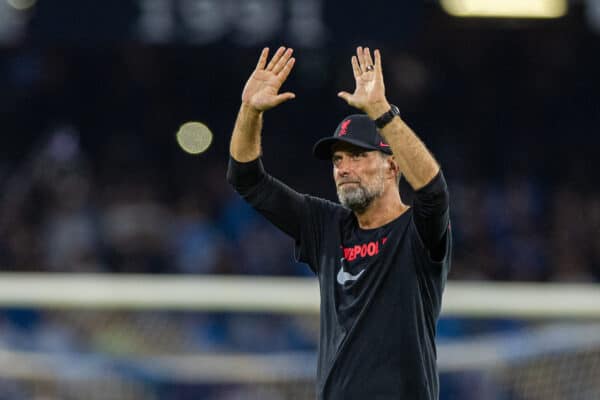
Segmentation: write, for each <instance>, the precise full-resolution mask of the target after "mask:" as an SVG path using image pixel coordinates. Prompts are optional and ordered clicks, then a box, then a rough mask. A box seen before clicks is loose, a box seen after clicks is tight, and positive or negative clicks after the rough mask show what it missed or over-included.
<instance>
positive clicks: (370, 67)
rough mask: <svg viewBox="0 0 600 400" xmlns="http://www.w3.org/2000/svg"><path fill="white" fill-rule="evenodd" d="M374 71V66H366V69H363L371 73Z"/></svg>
mask: <svg viewBox="0 0 600 400" xmlns="http://www.w3.org/2000/svg"><path fill="white" fill-rule="evenodd" d="M374 69H375V67H374V66H372V65H367V67H366V68H365V71H373V70H374Z"/></svg>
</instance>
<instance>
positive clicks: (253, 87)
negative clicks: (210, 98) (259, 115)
mask: <svg viewBox="0 0 600 400" xmlns="http://www.w3.org/2000/svg"><path fill="white" fill-rule="evenodd" d="M292 52H293V50H292V49H290V48H288V49H286V48H285V47H280V48H279V49H277V52H276V53H275V55H274V56H273V58H271V61H269V64H268V65H267V58H268V56H269V48H268V47H265V48H264V49H263V51H262V52H261V54H260V58H259V59H258V64H257V65H256V68H255V69H254V72H252V75H250V78H249V79H248V82H246V86H244V91H243V92H242V103H243V104H244V105H246V106H249V107H250V108H252V109H254V110H255V111H258V112H263V111H266V110H269V109H271V108H273V107H276V106H278V105H279V104H281V103H283V102H284V101H287V100H290V99H293V98H295V97H296V95H295V94H294V93H291V92H285V93H281V94H278V93H279V89H281V86H282V85H283V83H284V82H285V80H286V79H287V77H288V76H289V74H290V72H291V71H292V68H293V66H294V62H295V61H296V59H295V58H294V57H292Z"/></svg>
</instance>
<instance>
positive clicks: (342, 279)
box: [337, 258, 365, 285]
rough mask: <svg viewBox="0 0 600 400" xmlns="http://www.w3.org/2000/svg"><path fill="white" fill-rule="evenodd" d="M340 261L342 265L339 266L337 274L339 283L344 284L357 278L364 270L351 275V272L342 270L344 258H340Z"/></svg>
mask: <svg viewBox="0 0 600 400" xmlns="http://www.w3.org/2000/svg"><path fill="white" fill-rule="evenodd" d="M340 261H341V265H342V266H341V267H340V272H338V274H337V281H338V283H339V284H340V285H344V284H345V283H346V282H351V281H355V280H357V279H358V278H360V276H361V275H362V274H363V272H365V270H364V269H363V270H361V271H360V272H359V273H358V274H356V275H352V274H351V273H349V272H346V271H344V259H343V258H342V259H341V260H340Z"/></svg>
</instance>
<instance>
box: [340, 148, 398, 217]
mask: <svg viewBox="0 0 600 400" xmlns="http://www.w3.org/2000/svg"><path fill="white" fill-rule="evenodd" d="M332 162H333V179H334V180H335V185H336V190H337V195H338V199H339V200H340V203H341V204H342V205H343V206H345V207H348V208H350V209H351V210H352V211H355V212H358V213H360V212H363V211H365V210H366V209H367V207H368V206H369V205H370V204H371V203H372V202H373V200H374V199H376V198H378V197H380V196H381V195H382V194H383V191H384V189H385V172H386V168H387V166H388V163H387V161H386V159H385V158H384V157H383V155H382V154H381V153H380V152H378V151H370V150H365V149H363V148H361V147H357V146H354V145H351V144H348V143H344V142H340V143H336V144H335V145H334V146H333V155H332Z"/></svg>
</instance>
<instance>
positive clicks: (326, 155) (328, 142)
mask: <svg viewBox="0 0 600 400" xmlns="http://www.w3.org/2000/svg"><path fill="white" fill-rule="evenodd" d="M339 142H344V143H350V144H352V145H354V146H357V147H361V148H363V149H367V150H379V151H381V152H383V153H389V154H391V151H385V150H384V149H380V148H379V147H376V146H371V145H366V144H365V143H364V142H362V141H359V140H355V139H352V138H346V137H326V138H323V139H320V140H319V141H317V143H315V145H314V146H313V155H314V156H315V157H316V158H318V159H319V160H331V156H332V155H333V151H332V149H331V147H332V146H333V145H334V144H336V143H339Z"/></svg>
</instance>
